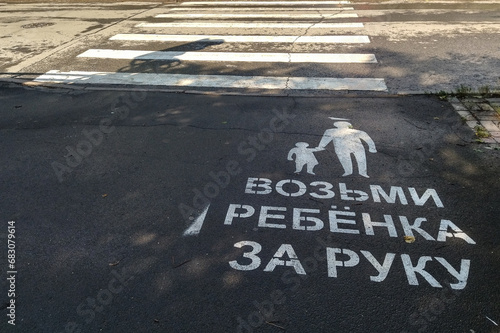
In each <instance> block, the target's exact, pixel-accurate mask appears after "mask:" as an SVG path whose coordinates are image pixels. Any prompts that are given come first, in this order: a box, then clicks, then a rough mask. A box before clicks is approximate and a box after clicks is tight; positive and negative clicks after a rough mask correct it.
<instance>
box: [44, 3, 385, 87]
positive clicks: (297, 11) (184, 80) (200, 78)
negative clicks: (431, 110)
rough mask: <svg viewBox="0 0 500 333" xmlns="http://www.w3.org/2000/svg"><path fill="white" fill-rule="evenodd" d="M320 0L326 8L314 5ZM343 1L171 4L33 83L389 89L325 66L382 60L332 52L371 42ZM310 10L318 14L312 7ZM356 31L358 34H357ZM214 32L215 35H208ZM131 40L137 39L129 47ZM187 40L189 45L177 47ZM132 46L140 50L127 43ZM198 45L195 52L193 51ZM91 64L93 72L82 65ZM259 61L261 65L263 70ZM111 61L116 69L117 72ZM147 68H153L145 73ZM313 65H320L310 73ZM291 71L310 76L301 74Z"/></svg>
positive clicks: (381, 81)
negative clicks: (311, 50)
mask: <svg viewBox="0 0 500 333" xmlns="http://www.w3.org/2000/svg"><path fill="white" fill-rule="evenodd" d="M315 5H321V7H318V8H314V6H315ZM345 5H352V4H351V2H350V1H323V0H320V1H315V0H306V1H302V0H290V1H272V0H268V1H190V2H183V3H180V4H177V6H176V7H168V6H166V7H164V8H163V9H164V11H165V12H163V13H159V14H156V15H154V16H152V17H151V20H148V21H149V22H140V23H137V24H135V26H134V27H133V28H132V29H135V30H138V31H131V33H121V34H117V35H114V36H112V37H111V38H109V42H107V43H108V44H109V43H111V45H112V46H113V48H109V47H106V48H102V49H97V48H94V49H88V50H86V51H84V52H83V53H80V54H78V55H77V56H76V61H75V62H74V64H72V66H74V67H73V68H69V70H51V71H49V72H47V73H45V74H43V75H40V76H39V77H37V78H36V79H35V81H36V82H50V83H66V84H85V85H105V86H107V85H110V86H116V85H120V86H123V85H126V86H130V85H132V86H155V87H175V88H210V89H258V90H284V91H294V90H307V91H309V90H314V91H339V90H340V91H387V87H386V85H385V80H384V79H383V78H371V77H365V76H363V77H357V76H358V75H354V77H346V76H345V75H344V76H340V77H339V75H335V73H336V72H339V71H338V70H333V68H336V67H331V68H332V70H331V72H332V73H329V72H328V70H327V69H328V68H329V67H328V66H373V65H374V64H377V59H376V56H375V54H371V53H364V52H352V51H350V52H345V53H342V52H332V51H334V50H335V49H336V48H342V47H344V48H345V47H347V46H344V45H350V46H349V47H350V48H353V47H356V45H366V44H369V43H370V38H369V36H367V35H364V34H362V32H363V28H364V25H363V23H361V22H349V21H348V20H349V19H356V18H358V14H357V13H353V12H350V11H353V9H354V8H353V7H349V6H345ZM212 6H214V7H212ZM276 6H279V7H276ZM276 8H284V9H283V10H279V11H278V10H276ZM313 9H314V10H315V13H312V12H310V10H313ZM158 20H166V21H164V22H157V21H158ZM337 20H340V21H339V22H335V21H337ZM346 20H347V21H346ZM151 21H153V22H151ZM155 21H156V22H155ZM269 29H271V30H269ZM353 29H354V30H355V31H359V32H361V34H352V30H353ZM213 30H215V31H216V32H217V33H215V34H210V32H211V31H213ZM221 30H222V31H223V32H224V33H223V34H221ZM297 31H298V32H297ZM163 32H168V33H163ZM175 32H179V33H175ZM290 32H292V34H290ZM332 32H338V33H332ZM346 32H348V33H347V34H346ZM134 42H135V43H137V44H131V43H134ZM183 42H185V43H187V44H181V45H179V43H183ZM133 45H135V46H136V48H135V49H134V48H132V49H131V48H130V46H133ZM200 45H201V48H202V50H200ZM221 45H222V46H221ZM299 45H300V46H301V48H302V50H303V48H306V49H307V48H309V47H311V48H316V49H318V48H320V50H319V51H320V52H303V51H300V52H298V51H297V50H296V49H297V48H298V46H299ZM166 46H168V48H165V47H166ZM193 47H195V48H196V49H195V50H192V49H189V48H193ZM217 47H218V49H215V48H217ZM211 48H214V50H212V49H211ZM235 48H236V49H238V50H236V51H235V50H234V49H235ZM283 49H285V50H283ZM325 50H326V51H325ZM125 61H126V62H127V63H128V64H126V63H124V62H125ZM89 64H91V67H92V70H90V71H89V70H86V69H87V68H85V66H89ZM124 64H125V66H124ZM257 64H263V65H264V66H265V67H264V69H263V68H262V65H260V66H261V67H260V68H258V67H257ZM113 66H115V67H119V68H115V69H114V70H113ZM141 66H142V67H141ZM144 66H150V67H151V68H154V69H155V70H154V72H151V70H149V68H148V70H141V69H144ZM290 66H300V67H290ZM312 66H322V67H321V68H320V70H319V69H318V68H315V69H314V70H311V71H308V68H310V67H312ZM96 68H97V69H98V70H95V69H96ZM345 68H346V67H342V70H344V71H345ZM100 69H103V70H100ZM110 69H111V70H110ZM228 72H230V73H229V74H228ZM262 72H263V73H264V74H266V75H262ZM273 72H282V73H284V74H286V75H283V74H281V75H280V74H277V75H274V73H273ZM293 72H307V74H308V75H300V76H296V75H293ZM318 72H320V73H321V76H320V75H318ZM269 73H273V75H268V74H269Z"/></svg>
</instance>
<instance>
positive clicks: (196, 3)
mask: <svg viewBox="0 0 500 333" xmlns="http://www.w3.org/2000/svg"><path fill="white" fill-rule="evenodd" d="M350 3H351V2H350V1H298V0H296V1H187V2H183V3H181V4H180V5H181V6H199V5H210V6H227V5H229V6H234V5H244V6H265V5H271V6H273V5H280V6H294V5H348V4H350Z"/></svg>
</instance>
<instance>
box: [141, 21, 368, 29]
mask: <svg viewBox="0 0 500 333" xmlns="http://www.w3.org/2000/svg"><path fill="white" fill-rule="evenodd" d="M136 27H137V28H245V29H248V28H291V29H307V28H311V29H314V28H316V29H337V28H363V27H364V25H363V23H316V24H314V23H286V22H283V23H281V22H269V23H264V22H262V23H254V22H196V23H193V22H168V23H139V24H137V25H136Z"/></svg>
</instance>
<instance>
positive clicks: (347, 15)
mask: <svg viewBox="0 0 500 333" xmlns="http://www.w3.org/2000/svg"><path fill="white" fill-rule="evenodd" d="M155 17H157V18H312V19H314V18H318V19H319V18H355V17H358V14H354V13H333V14H276V13H265V14H263V13H261V14H226V13H224V14H221V13H203V14H159V15H156V16H155Z"/></svg>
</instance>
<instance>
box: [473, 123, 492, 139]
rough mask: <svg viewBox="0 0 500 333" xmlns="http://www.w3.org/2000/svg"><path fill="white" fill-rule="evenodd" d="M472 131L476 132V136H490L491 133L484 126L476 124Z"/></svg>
mask: <svg viewBox="0 0 500 333" xmlns="http://www.w3.org/2000/svg"><path fill="white" fill-rule="evenodd" d="M474 131H475V132H476V136H477V137H478V138H489V137H490V136H491V134H490V133H489V132H488V131H487V130H486V128H484V127H483V126H481V125H477V126H476V127H474Z"/></svg>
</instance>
